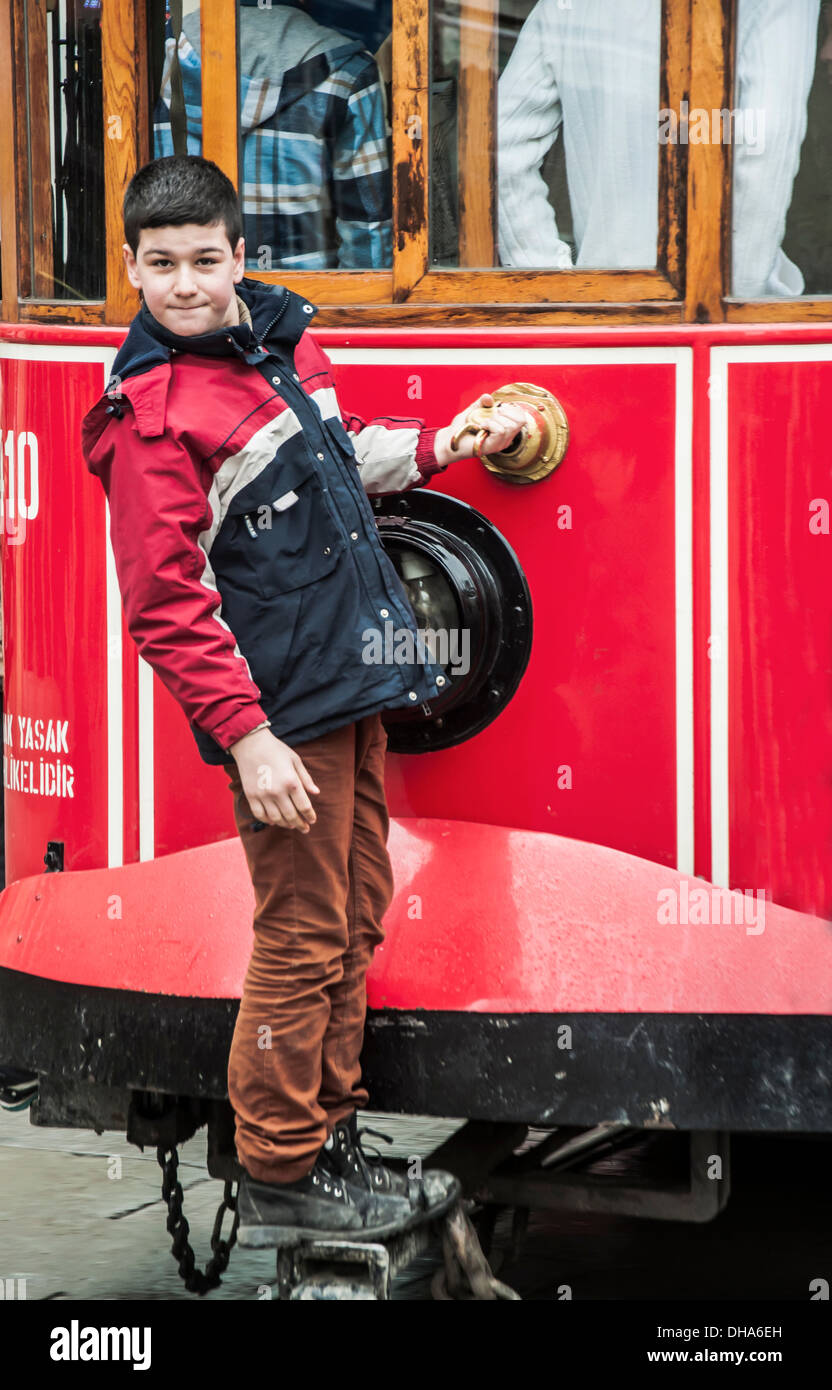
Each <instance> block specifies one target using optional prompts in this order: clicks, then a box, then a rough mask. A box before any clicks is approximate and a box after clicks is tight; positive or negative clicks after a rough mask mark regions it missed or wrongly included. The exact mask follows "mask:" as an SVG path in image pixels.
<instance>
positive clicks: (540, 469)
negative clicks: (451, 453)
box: [451, 381, 569, 483]
mask: <svg viewBox="0 0 832 1390" xmlns="http://www.w3.org/2000/svg"><path fill="white" fill-rule="evenodd" d="M489 395H491V396H493V397H494V405H493V406H477V407H475V408H474V409H473V410H471V411H469V413H468V419H467V422H466V424H464V425H463V427H462V429H460V430H458V431H457V433H456V434H455V435H454V437H453V439H452V440H451V448H452V449H458V448H459V441H460V439H461V438H462V436H463V435H464V434H469V433H470V434H476V435H477V436H478V438H477V451H476V452H477V457H478V458H479V459H481V461H482V463H483V464H484V465H485V467H486V468H487V469H488V470H489V472H490V473H499V474H500V475H501V477H503V478H508V479H509V480H510V481H511V482H514V483H537V482H540V480H541V478H547V477H548V476H549V474H550V473H551V472H552V471H553V469H555V468H557V466H558V464H559V463H560V462H561V460H562V458H563V456H564V454H565V453H566V447H567V445H568V443H569V422H568V421H567V419H566V415H565V413H564V410H563V406H562V405H561V403H560V401H559V400H558V399H557V397H556V396H553V395H552V393H551V391H547V390H546V389H545V388H544V387H543V386H533V385H532V384H531V382H528V381H515V382H513V383H511V384H510V385H508V386H500V387H498V389H497V390H496V391H491V392H489ZM506 401H511V402H512V404H513V405H520V406H522V407H523V409H524V411H525V413H526V419H527V423H526V424H525V425H523V427H522V428H521V430H520V432H519V433H518V435H517V436H516V438H515V439H514V440H513V441H512V444H511V446H510V447H509V448H508V449H504V450H503V451H502V453H499V454H481V453H480V452H479V450H480V448H481V447H482V445H483V444H484V443H485V440H486V439H487V438H488V432H487V430H486V429H485V428H484V426H485V422H486V421H487V420H488V419H490V417H491V416H493V415H494V414H495V413H496V410H497V407H498V405H501V404H502V403H503V402H506Z"/></svg>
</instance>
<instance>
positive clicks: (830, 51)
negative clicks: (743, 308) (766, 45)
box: [783, 4, 832, 295]
mask: <svg viewBox="0 0 832 1390" xmlns="http://www.w3.org/2000/svg"><path fill="white" fill-rule="evenodd" d="M830 131H832V4H825V5H822V6H821V13H820V18H819V23H818V34H817V54H816V61H815V68H814V74H813V78H812V85H811V89H810V91H809V101H808V108H807V122H806V135H805V138H804V140H803V144H802V146H801V150H800V166H799V168H798V172H797V177H796V179H795V182H794V188H793V190H792V198H791V203H790V206H789V212H788V216H787V218H786V234H785V237H784V238H783V251H784V253H785V254H786V256H788V258H789V259H790V260H791V261H792V262H793V263H794V264H795V265H796V266H797V267H798V268H799V270H800V273H801V275H802V276H803V280H804V290H803V292H804V294H807V295H813V294H832V141H830V139H829V132H830Z"/></svg>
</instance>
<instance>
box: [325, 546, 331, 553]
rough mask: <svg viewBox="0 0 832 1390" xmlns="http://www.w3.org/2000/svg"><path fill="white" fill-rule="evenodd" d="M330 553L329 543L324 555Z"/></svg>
mask: <svg viewBox="0 0 832 1390" xmlns="http://www.w3.org/2000/svg"><path fill="white" fill-rule="evenodd" d="M329 553H330V548H329V546H328V545H325V546H324V555H329Z"/></svg>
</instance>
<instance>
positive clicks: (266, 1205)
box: [237, 1159, 421, 1247]
mask: <svg viewBox="0 0 832 1390" xmlns="http://www.w3.org/2000/svg"><path fill="white" fill-rule="evenodd" d="M237 1210H238V1212H239V1217H240V1222H239V1227H238V1231H237V1240H238V1243H239V1244H240V1245H242V1246H261V1247H262V1246H272V1245H286V1244H292V1243H294V1242H297V1241H298V1240H303V1239H312V1240H314V1239H316V1238H317V1239H319V1240H359V1241H363V1240H381V1239H384V1238H385V1237H386V1236H391V1235H395V1234H396V1233H397V1232H399V1231H402V1230H405V1229H406V1228H407V1227H408V1226H411V1225H413V1224H414V1222H416V1221H418V1220H420V1219H421V1212H420V1211H418V1210H417V1211H414V1209H413V1207H412V1205H411V1203H410V1202H408V1201H407V1200H406V1199H405V1198H404V1197H396V1196H393V1195H389V1194H388V1195H380V1196H375V1195H373V1194H372V1193H370V1192H367V1191H365V1190H364V1189H363V1188H360V1187H355V1186H353V1185H352V1184H351V1183H346V1182H343V1181H342V1180H341V1179H340V1178H338V1177H336V1176H335V1175H334V1174H333V1173H331V1172H330V1171H329V1169H328V1168H326V1167H324V1166H323V1165H322V1164H321V1162H320V1159H318V1160H317V1161H316V1163H315V1165H314V1167H313V1168H312V1169H311V1171H310V1172H309V1173H306V1174H305V1175H304V1176H303V1177H302V1178H298V1180H297V1181H296V1182H288V1183H280V1182H261V1181H260V1180H259V1179H257V1178H253V1177H252V1176H251V1175H250V1174H249V1173H247V1172H246V1171H245V1170H244V1171H243V1176H242V1178H241V1179H240V1188H239V1194H238V1198H237Z"/></svg>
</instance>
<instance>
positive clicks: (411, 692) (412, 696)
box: [408, 690, 419, 700]
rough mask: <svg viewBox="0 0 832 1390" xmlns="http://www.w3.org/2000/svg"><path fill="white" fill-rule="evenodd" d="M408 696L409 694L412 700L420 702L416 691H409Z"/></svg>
mask: <svg viewBox="0 0 832 1390" xmlns="http://www.w3.org/2000/svg"><path fill="white" fill-rule="evenodd" d="M408 694H409V696H410V698H411V700H418V698H419V696H418V695H417V694H416V691H415V690H410V691H408Z"/></svg>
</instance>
